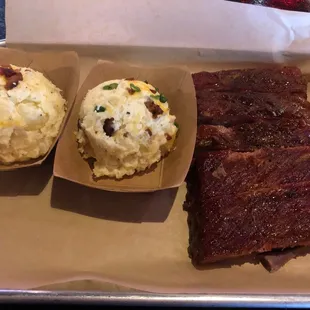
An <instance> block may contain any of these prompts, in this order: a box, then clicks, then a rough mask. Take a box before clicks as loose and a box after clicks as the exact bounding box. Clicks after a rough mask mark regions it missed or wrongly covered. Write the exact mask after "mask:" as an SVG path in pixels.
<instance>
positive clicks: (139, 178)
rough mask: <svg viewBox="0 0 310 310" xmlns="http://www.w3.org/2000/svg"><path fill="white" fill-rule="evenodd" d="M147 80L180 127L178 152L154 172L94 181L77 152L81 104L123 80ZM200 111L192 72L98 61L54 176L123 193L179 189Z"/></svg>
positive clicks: (68, 129)
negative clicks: (97, 90) (89, 93)
mask: <svg viewBox="0 0 310 310" xmlns="http://www.w3.org/2000/svg"><path fill="white" fill-rule="evenodd" d="M128 77H134V78H135V79H139V80H147V81H149V83H150V84H152V85H155V86H156V87H158V88H159V89H160V90H161V91H162V92H163V93H164V94H165V96H166V97H167V98H168V101H169V106H170V109H171V112H172V114H174V115H176V118H177V122H178V124H179V125H180V130H179V135H178V138H177V141H176V150H175V151H173V152H172V153H171V154H169V155H168V156H167V157H166V158H164V159H163V160H162V161H161V162H159V163H158V165H157V166H156V168H155V169H153V170H152V171H150V172H147V173H144V174H142V175H140V174H139V175H134V176H133V177H131V178H124V179H122V180H114V179H99V180H94V178H93V175H92V170H91V169H90V167H89V164H88V163H87V162H86V161H85V160H83V159H82V157H81V155H80V153H79V152H78V149H77V142H76V137H75V134H74V133H75V132H76V131H77V123H78V114H79V110H80V106H81V102H82V101H83V99H84V98H85V95H86V93H87V91H88V90H89V89H92V88H93V87H95V86H97V85H98V84H100V83H102V82H104V81H108V80H113V79H120V78H128ZM196 123H197V107H196V99H195V89H194V85H193V81H192V78H191V74H190V72H188V71H186V70H184V69H182V68H174V67H165V68H162V67H153V68H151V67H144V66H131V65H129V64H120V63H111V62H104V61H99V62H98V64H97V65H96V66H95V67H94V68H93V69H92V70H91V72H90V73H89V75H88V76H87V78H86V80H85V82H84V83H83V85H82V86H81V88H80V90H79V92H78V95H77V98H76V101H75V104H74V107H73V110H72V113H71V116H70V118H69V120H68V124H67V126H66V128H65V130H64V133H63V135H62V137H61V139H60V140H59V143H58V146H57V150H56V157H55V163H54V175H55V176H56V177H60V178H63V179H67V180H70V181H73V182H76V183H79V184H82V185H86V186H89V187H94V188H98V189H104V190H110V191H121V192H150V191H156V190H160V189H167V188H173V187H178V186H180V185H181V184H182V183H183V181H184V179H185V177H186V174H187V171H188V169H189V166H190V163H191V160H192V156H193V151H194V145H195V137H196V129H197V126H196Z"/></svg>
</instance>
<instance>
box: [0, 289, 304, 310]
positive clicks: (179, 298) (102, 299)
mask: <svg viewBox="0 0 310 310" xmlns="http://www.w3.org/2000/svg"><path fill="white" fill-rule="evenodd" d="M1 303H6V304H7V303H10V304H25V303H28V304H50V303H53V304H55V303H57V304H79V305H80V304H84V305H91V304H92V305H116V306H161V307H164V306H169V307H187V306H191V307H235V308H308V307H309V306H310V294H288V295H284V294H273V295H267V294H266V295H260V294H149V293H134V294H133V293H110V292H91V291H87V292H85V291H34V290H31V291H30V290H0V304H1Z"/></svg>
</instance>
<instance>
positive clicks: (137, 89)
mask: <svg viewBox="0 0 310 310" xmlns="http://www.w3.org/2000/svg"><path fill="white" fill-rule="evenodd" d="M130 88H131V89H132V90H133V91H136V92H139V91H141V89H140V88H139V87H138V86H136V85H135V84H132V83H130Z"/></svg>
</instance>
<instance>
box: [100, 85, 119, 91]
mask: <svg viewBox="0 0 310 310" xmlns="http://www.w3.org/2000/svg"><path fill="white" fill-rule="evenodd" d="M117 86H118V84H117V83H112V84H109V85H105V86H103V87H102V89H104V90H112V89H116V88H117Z"/></svg>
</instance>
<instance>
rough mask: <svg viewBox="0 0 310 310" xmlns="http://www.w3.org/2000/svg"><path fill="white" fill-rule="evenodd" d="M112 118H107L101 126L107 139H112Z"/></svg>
mask: <svg viewBox="0 0 310 310" xmlns="http://www.w3.org/2000/svg"><path fill="white" fill-rule="evenodd" d="M113 125H114V118H113V117H112V118H107V119H106V120H105V121H104V124H103V131H104V132H105V133H106V135H107V136H108V137H112V135H113V133H114V131H115V130H114V127H113Z"/></svg>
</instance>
